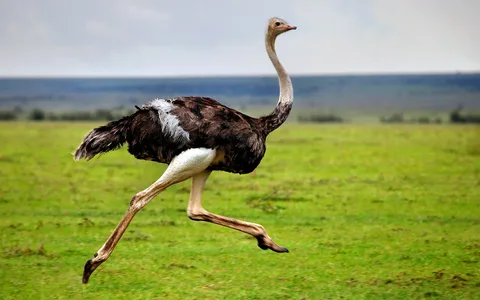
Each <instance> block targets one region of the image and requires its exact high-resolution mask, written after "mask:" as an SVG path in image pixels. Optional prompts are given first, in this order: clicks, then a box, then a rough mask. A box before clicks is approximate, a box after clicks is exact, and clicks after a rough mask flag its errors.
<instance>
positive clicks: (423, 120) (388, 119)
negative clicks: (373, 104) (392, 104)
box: [380, 113, 443, 124]
mask: <svg viewBox="0 0 480 300" xmlns="http://www.w3.org/2000/svg"><path fill="white" fill-rule="evenodd" d="M380 122H381V123H410V124H440V123H442V122H443V121H442V118H440V117H435V118H430V117H426V116H421V117H414V118H409V119H407V118H405V117H404V116H403V113H394V114H392V115H391V116H382V117H380Z"/></svg>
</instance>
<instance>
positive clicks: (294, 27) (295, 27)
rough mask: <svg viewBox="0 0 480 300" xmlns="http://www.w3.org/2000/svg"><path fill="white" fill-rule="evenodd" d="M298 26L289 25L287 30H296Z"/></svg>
mask: <svg viewBox="0 0 480 300" xmlns="http://www.w3.org/2000/svg"><path fill="white" fill-rule="evenodd" d="M296 29H297V26H291V25H287V30H296Z"/></svg>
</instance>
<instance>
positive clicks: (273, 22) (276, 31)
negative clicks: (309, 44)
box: [267, 18, 297, 38]
mask: <svg viewBox="0 0 480 300" xmlns="http://www.w3.org/2000/svg"><path fill="white" fill-rule="evenodd" d="M295 29H297V26H292V25H289V24H288V23H287V21H285V20H283V19H281V18H270V20H268V27H267V34H268V35H269V36H270V37H271V38H275V37H277V36H278V35H280V34H282V33H284V32H287V31H290V30H295Z"/></svg>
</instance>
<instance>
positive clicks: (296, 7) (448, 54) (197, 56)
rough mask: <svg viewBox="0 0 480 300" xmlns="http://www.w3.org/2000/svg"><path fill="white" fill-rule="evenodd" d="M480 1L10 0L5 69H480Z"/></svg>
mask: <svg viewBox="0 0 480 300" xmlns="http://www.w3.org/2000/svg"><path fill="white" fill-rule="evenodd" d="M478 12H480V1H478V0H261V1H260V0H241V1H234V0H230V1H226V0H203V1H200V0H196V1H194V0H174V1H173V0H170V1H164V0H101V1H100V0H82V1H65V0H1V1H0V76H212V75H270V74H274V69H273V68H272V65H271V63H270V61H269V60H268V57H267V55H266V52H265V49H264V33H265V28H266V23H267V20H268V19H269V18H270V17H273V16H277V17H282V18H283V19H285V20H287V21H288V22H289V23H290V24H292V25H296V26H297V27H298V29H297V30H296V31H290V32H288V33H285V34H283V35H281V36H280V37H279V38H278V40H277V46H276V48H277V53H278V55H279V57H280V60H281V61H282V63H283V64H284V66H285V68H286V69H287V71H288V72H289V73H290V74H292V75H295V74H296V75H301V74H352V73H353V74H362V73H369V74H372V73H430V72H475V71H480V20H479V19H478Z"/></svg>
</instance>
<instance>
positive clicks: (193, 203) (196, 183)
mask: <svg viewBox="0 0 480 300" xmlns="http://www.w3.org/2000/svg"><path fill="white" fill-rule="evenodd" d="M210 173H211V172H210V171H203V172H202V173H199V174H196V175H194V176H193V178H192V188H191V190H190V200H189V202H188V209H187V214H188V217H189V218H190V219H191V220H194V221H205V222H210V223H214V224H218V225H221V226H225V227H228V228H232V229H235V230H239V231H242V232H244V233H247V234H250V235H252V236H254V237H255V238H256V239H257V241H258V246H259V247H260V248H262V249H263V250H267V249H270V250H272V251H275V252H288V249H287V248H284V247H281V246H278V245H277V244H275V242H274V241H273V240H272V239H271V238H270V237H269V236H268V234H267V231H266V230H265V228H264V227H263V226H262V225H260V224H255V223H250V222H245V221H241V220H237V219H233V218H228V217H224V216H221V215H217V214H213V213H210V212H208V211H206V210H205V209H204V208H203V207H202V193H203V187H204V186H205V182H206V181H207V178H208V176H209V175H210Z"/></svg>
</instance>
